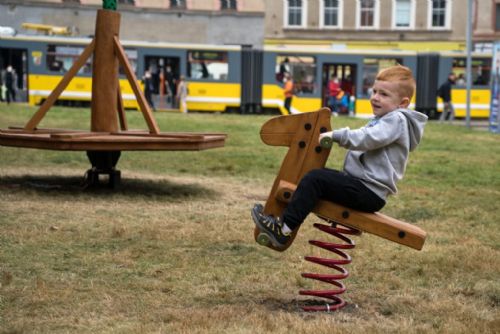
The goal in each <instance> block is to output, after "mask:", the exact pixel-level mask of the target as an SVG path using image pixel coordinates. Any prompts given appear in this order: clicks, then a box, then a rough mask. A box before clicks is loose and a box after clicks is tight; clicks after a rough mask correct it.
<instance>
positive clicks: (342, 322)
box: [0, 104, 500, 334]
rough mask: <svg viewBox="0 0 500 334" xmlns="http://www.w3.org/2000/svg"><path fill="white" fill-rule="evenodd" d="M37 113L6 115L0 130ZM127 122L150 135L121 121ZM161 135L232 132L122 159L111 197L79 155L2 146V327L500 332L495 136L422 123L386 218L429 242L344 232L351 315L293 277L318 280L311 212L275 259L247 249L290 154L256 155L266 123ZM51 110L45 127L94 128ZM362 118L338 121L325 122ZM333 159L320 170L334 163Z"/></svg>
mask: <svg viewBox="0 0 500 334" xmlns="http://www.w3.org/2000/svg"><path fill="white" fill-rule="evenodd" d="M35 110H36V109H34V108H31V107H27V106H26V105H11V106H10V107H9V108H7V106H6V105H5V104H2V105H0V129H3V128H6V127H8V126H11V125H18V126H19V125H21V126H22V125H24V124H25V123H26V122H27V121H28V120H29V118H30V117H31V115H32V114H33V113H34V112H35ZM127 117H128V120H129V125H130V127H131V128H137V129H139V128H141V129H145V128H146V125H145V122H144V120H143V118H142V116H141V114H140V113H138V112H134V111H129V112H127ZM155 117H156V119H157V121H158V123H159V126H160V129H161V130H162V131H200V132H214V131H215V132H225V133H227V134H228V135H229V136H228V139H227V141H226V146H225V147H224V148H218V149H213V150H207V151H201V152H122V156H121V158H120V161H119V163H118V168H119V169H120V170H121V172H122V184H121V186H120V187H119V188H118V189H116V190H114V191H113V190H110V189H106V188H103V189H93V190H88V189H87V190H85V189H84V188H82V187H81V181H82V178H83V174H84V172H85V171H86V170H87V169H88V168H89V166H90V164H89V162H88V160H87V158H86V155H85V153H83V152H63V151H44V150H34V149H20V148H11V147H2V146H0V333H2V334H4V333H363V332H365V333H498V332H500V311H499V306H500V232H499V231H500V229H499V218H500V217H499V212H500V136H498V135H494V134H490V133H488V132H486V131H482V130H477V129H472V130H468V129H465V128H464V127H462V126H452V125H448V124H439V123H435V122H431V123H430V124H428V125H427V127H426V130H425V134H424V138H423V142H422V144H421V146H420V147H419V148H418V149H417V151H415V152H414V153H412V155H411V158H410V162H409V165H408V168H407V171H406V176H405V179H404V180H403V181H401V182H400V184H399V190H400V193H399V194H398V195H397V196H395V197H392V198H391V199H390V200H389V202H388V204H387V206H386V207H385V208H384V209H383V212H384V213H385V214H388V215H390V216H393V217H395V218H398V219H401V220H404V221H407V222H409V223H414V224H416V225H417V226H419V227H421V228H423V229H424V230H426V231H427V232H428V239H427V242H426V244H425V246H424V249H423V250H422V251H420V252H419V251H415V250H412V249H410V248H407V247H404V246H400V245H397V244H395V243H391V242H389V241H387V240H385V239H381V238H378V237H375V236H373V235H368V234H363V235H362V236H360V237H355V240H356V244H357V247H356V248H355V249H354V250H352V251H349V253H350V254H351V256H352V257H353V263H352V264H350V265H349V266H348V269H349V271H350V272H351V276H350V277H349V278H348V279H347V280H345V284H346V285H347V288H348V290H347V292H346V293H345V295H344V296H345V299H346V300H347V301H348V302H349V306H348V307H346V308H345V309H344V310H342V311H340V312H338V313H332V314H325V313H317V314H315V313H314V314H306V313H303V312H301V311H300V310H299V308H298V305H299V304H300V303H301V300H303V298H302V297H299V295H298V290H300V289H303V288H312V287H319V288H323V289H325V288H328V286H326V287H325V284H321V283H313V282H311V281H310V280H306V279H303V278H301V276H300V273H301V272H306V271H312V272H321V271H324V272H327V270H326V269H322V268H318V266H316V265H312V264H310V263H307V262H305V261H304V259H303V257H304V256H306V255H318V254H322V255H326V256H327V257H328V256H331V253H330V254H324V253H321V252H320V251H319V250H318V249H317V248H315V247H312V246H310V245H309V244H308V242H307V241H308V240H309V239H312V238H318V239H320V240H321V239H325V235H323V234H324V233H320V232H317V231H316V230H315V229H314V228H312V223H313V222H318V221H319V220H318V219H317V218H316V217H313V216H311V217H309V218H308V219H307V221H306V223H305V225H304V227H303V228H302V229H301V231H300V233H299V235H298V237H297V239H296V241H295V243H294V245H292V247H290V249H289V250H287V251H286V252H283V253H277V252H273V251H271V250H268V249H266V248H263V247H260V246H259V245H257V244H256V243H255V242H254V240H253V223H252V222H251V218H250V215H249V209H250V208H251V207H252V205H253V204H254V203H255V202H264V201H265V199H266V197H267V195H268V192H269V190H270V188H271V185H272V181H273V179H274V177H275V176H276V173H277V171H278V169H279V166H280V163H281V160H282V158H283V155H284V154H285V152H286V149H285V148H280V147H269V146H266V145H264V144H262V143H261V141H260V138H259V129H260V127H261V125H262V124H263V123H264V122H265V121H266V120H267V119H269V116H248V115H246V116H241V115H225V114H187V115H185V114H173V113H155ZM89 123H90V113H89V111H88V110H83V109H67V108H57V107H54V108H52V109H51V110H50V111H49V112H48V114H47V116H46V117H45V118H44V120H43V122H42V124H41V125H40V126H41V127H63V128H71V129H88V128H89ZM364 123H365V121H364V120H359V119H351V118H343V117H337V118H332V125H333V127H334V128H339V127H344V126H349V127H351V128H355V127H359V126H362V125H363V124H364ZM344 152H345V151H344V150H343V149H340V148H334V149H333V150H332V154H331V157H330V161H329V163H328V165H329V166H330V167H334V168H340V166H341V164H342V159H343V155H344Z"/></svg>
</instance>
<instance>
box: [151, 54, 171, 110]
mask: <svg viewBox="0 0 500 334" xmlns="http://www.w3.org/2000/svg"><path fill="white" fill-rule="evenodd" d="M179 62H180V59H179V57H163V56H145V57H144V65H145V67H144V68H145V69H146V71H149V73H150V74H151V82H152V90H153V91H152V100H153V104H154V107H155V109H159V110H162V109H163V110H165V109H177V103H176V100H175V95H176V87H177V86H176V83H177V80H178V79H179V76H180V68H179ZM143 80H144V78H143Z"/></svg>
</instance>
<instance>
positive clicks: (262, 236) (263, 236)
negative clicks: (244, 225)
mask: <svg viewBox="0 0 500 334" xmlns="http://www.w3.org/2000/svg"><path fill="white" fill-rule="evenodd" d="M256 211H257V210H256V209H255V207H254V208H252V211H251V212H252V219H253V222H254V223H255V225H256V226H257V228H258V229H259V231H260V233H259V235H258V236H257V243H258V244H259V245H262V246H269V244H272V245H273V246H274V247H276V248H283V247H285V246H286V245H282V244H280V243H279V242H278V240H276V238H275V237H274V236H273V235H272V234H270V233H269V232H267V231H266V229H265V227H263V226H262V225H261V223H260V221H259V215H258V212H256Z"/></svg>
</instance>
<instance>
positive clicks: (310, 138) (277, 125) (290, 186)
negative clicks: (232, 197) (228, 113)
mask: <svg viewBox="0 0 500 334" xmlns="http://www.w3.org/2000/svg"><path fill="white" fill-rule="evenodd" d="M330 115H331V112H330V110H329V109H327V108H323V109H321V110H319V111H317V112H311V113H304V114H298V115H290V116H279V117H275V118H273V119H271V120H269V121H267V122H266V123H265V124H264V125H263V126H262V128H261V131H260V136H261V139H262V141H263V142H264V143H266V144H268V145H273V146H288V147H289V150H288V152H287V154H286V156H285V158H284V160H283V163H282V165H281V168H280V170H279V172H278V175H277V177H276V179H275V180H274V183H273V186H272V188H271V192H270V194H269V196H268V198H267V201H266V203H265V206H264V209H263V212H264V213H265V214H267V215H273V216H275V217H280V216H281V215H282V213H283V210H284V209H285V208H286V206H287V203H288V202H289V201H290V199H291V198H292V195H293V192H294V191H295V189H296V185H297V184H298V183H299V181H300V179H301V178H302V177H303V176H304V175H305V174H306V173H307V172H308V171H310V170H312V169H317V168H323V167H324V166H325V163H326V160H327V159H328V156H329V154H330V149H325V148H324V147H321V146H320V144H319V143H318V138H319V134H320V133H323V132H327V131H331V125H330ZM313 213H315V214H316V215H317V216H319V217H320V218H322V219H323V220H325V221H326V222H327V223H328V225H326V224H314V227H315V228H317V229H319V230H320V231H323V232H326V233H327V234H330V235H332V236H334V237H336V238H338V239H340V243H332V242H324V241H317V240H311V241H309V243H310V244H312V245H315V246H318V247H320V248H323V249H326V250H328V251H331V252H333V253H335V254H337V255H338V258H336V259H325V258H319V257H311V256H307V257H305V259H306V260H307V261H310V262H313V263H317V264H320V265H323V266H326V267H329V268H332V269H333V270H335V271H336V272H337V273H335V274H312V273H303V274H302V276H303V277H305V278H311V279H314V280H318V281H322V282H326V283H329V284H332V285H334V286H335V287H336V289H333V290H306V291H304V290H303V291H299V293H300V294H301V295H310V296H316V297H321V298H325V299H327V300H328V302H326V303H322V304H321V305H307V306H303V307H302V308H303V310H305V311H334V310H337V309H340V308H342V307H343V306H345V304H346V303H345V301H344V300H343V299H342V298H340V297H339V295H340V294H342V293H343V292H344V291H345V290H346V288H345V286H344V284H343V283H341V282H340V281H339V280H342V279H344V278H347V277H348V275H349V273H348V271H347V270H346V269H345V268H343V267H342V265H346V264H349V263H350V262H351V260H352V259H351V257H350V256H349V255H348V254H346V253H345V251H344V250H346V249H352V248H354V247H355V243H354V241H352V240H351V239H350V238H349V237H347V236H346V235H360V234H361V232H366V233H371V234H374V235H377V236H379V237H381V238H384V239H387V240H390V241H393V242H396V243H399V244H401V245H405V246H408V247H411V248H414V249H417V250H421V249H422V247H423V245H424V242H425V237H426V232H425V231H423V230H422V229H420V228H418V227H416V226H414V225H411V224H408V223H405V222H402V221H399V220H397V219H394V218H391V217H388V216H386V215H383V214H381V213H365V212H360V211H356V210H352V209H349V208H347V207H344V206H342V205H338V204H335V203H332V202H327V201H320V202H319V203H318V204H317V206H316V207H315V209H314V210H313ZM297 231H298V229H297V230H296V231H294V234H293V235H292V237H291V239H290V241H289V243H288V244H287V245H286V246H285V247H284V248H280V249H277V248H275V247H274V246H273V245H272V244H271V243H270V242H269V240H268V238H266V235H265V234H264V233H260V231H259V229H258V228H257V227H256V228H255V230H254V237H255V240H256V241H257V242H258V243H259V244H261V245H264V246H267V247H270V248H272V249H274V250H277V251H284V250H286V249H287V248H288V247H290V245H291V244H292V243H293V240H294V239H295V236H296V234H297ZM312 304H317V302H315V301H313V303H312Z"/></svg>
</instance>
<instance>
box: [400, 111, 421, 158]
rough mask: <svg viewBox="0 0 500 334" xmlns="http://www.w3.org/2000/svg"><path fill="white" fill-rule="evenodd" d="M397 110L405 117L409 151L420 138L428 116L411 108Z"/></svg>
mask: <svg viewBox="0 0 500 334" xmlns="http://www.w3.org/2000/svg"><path fill="white" fill-rule="evenodd" d="M397 111H398V112H399V113H401V115H403V116H404V117H405V118H406V121H407V124H408V135H409V138H410V151H413V150H414V149H415V148H416V147H417V146H418V144H419V143H420V140H421V139H422V136H423V134H424V127H425V123H427V119H428V117H427V116H426V115H424V114H422V113H421V112H418V111H415V110H411V109H398V110H397Z"/></svg>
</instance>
